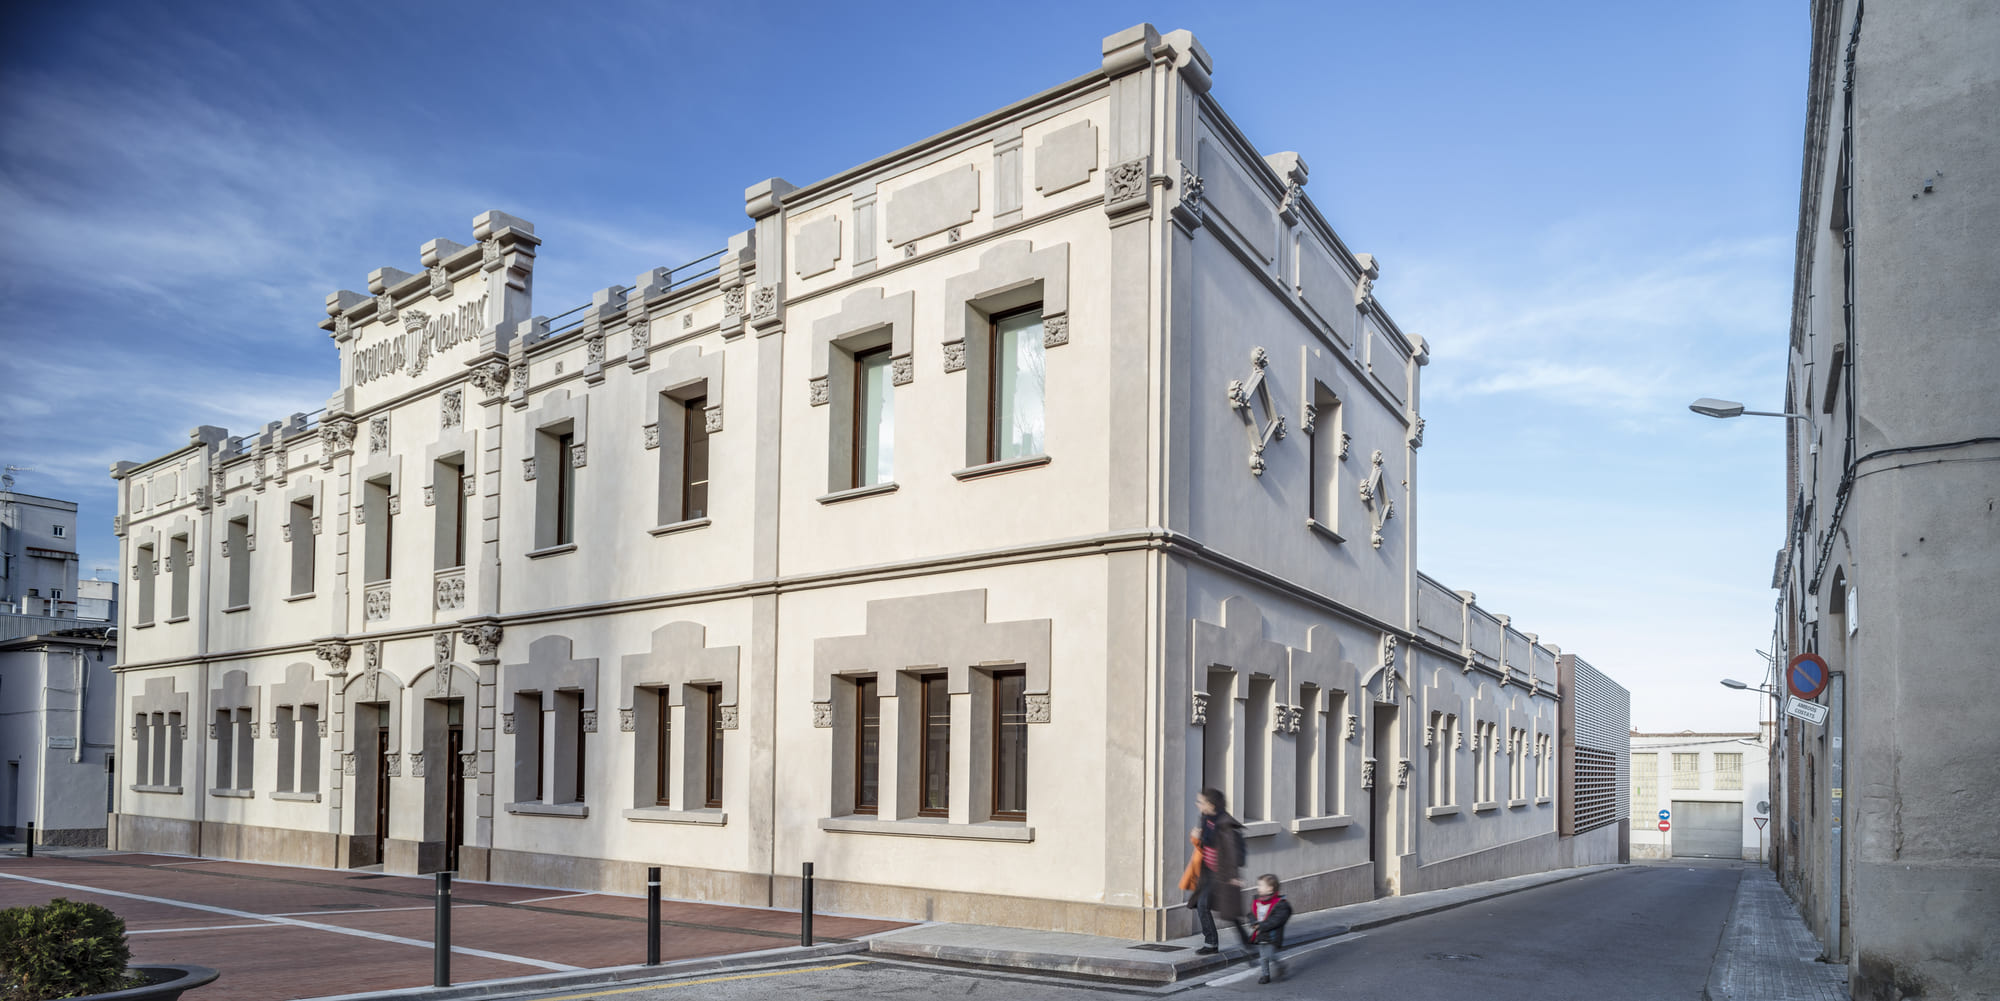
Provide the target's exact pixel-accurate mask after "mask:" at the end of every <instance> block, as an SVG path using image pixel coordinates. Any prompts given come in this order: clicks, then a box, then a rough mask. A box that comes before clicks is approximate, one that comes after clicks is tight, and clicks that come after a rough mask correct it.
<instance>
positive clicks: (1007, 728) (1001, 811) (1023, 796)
mask: <svg viewBox="0 0 2000 1001" xmlns="http://www.w3.org/2000/svg"><path fill="white" fill-rule="evenodd" d="M993 819H995V820H1026V819H1028V672H1026V671H995V672H993Z"/></svg>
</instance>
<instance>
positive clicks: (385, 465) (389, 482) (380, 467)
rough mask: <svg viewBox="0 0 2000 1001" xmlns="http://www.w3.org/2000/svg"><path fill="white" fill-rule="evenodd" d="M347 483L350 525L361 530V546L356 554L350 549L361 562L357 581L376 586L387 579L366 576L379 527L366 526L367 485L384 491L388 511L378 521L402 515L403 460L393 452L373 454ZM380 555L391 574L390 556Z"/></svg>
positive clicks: (387, 576) (393, 565)
mask: <svg viewBox="0 0 2000 1001" xmlns="http://www.w3.org/2000/svg"><path fill="white" fill-rule="evenodd" d="M350 482H351V483H352V484H353V487H352V488H351V489H352V490H353V494H352V499H353V502H354V523H355V524H356V525H359V526H361V531H362V539H361V545H360V547H359V549H358V552H356V551H355V550H353V549H350V552H353V553H355V555H358V556H360V558H361V568H362V573H361V578H362V581H363V583H365V584H380V583H382V582H383V581H386V580H389V579H390V576H389V575H384V576H382V577H380V578H374V577H372V576H371V575H370V574H369V573H368V572H367V571H368V570H369V569H371V568H370V567H369V566H368V564H369V562H370V560H369V557H370V556H371V555H372V554H371V552H370V550H372V549H373V548H374V545H373V542H374V539H375V538H376V533H377V532H378V531H381V530H382V527H383V526H380V525H370V524H368V517H369V515H368V486H369V484H373V483H380V484H382V485H383V487H384V495H383V504H384V506H385V507H387V509H388V510H387V513H386V515H379V516H378V517H389V518H394V517H396V516H398V515H400V514H402V511H403V456H402V455H401V453H395V452H391V453H389V454H386V455H385V454H380V453H376V454H375V456H374V457H373V458H370V459H369V460H368V461H367V462H365V463H361V464H360V465H359V466H358V468H356V469H355V470H354V472H353V477H352V479H351V480H350ZM389 534H390V542H391V544H393V543H394V538H393V536H394V532H393V530H392V531H391V532H390V533H389ZM349 545H350V546H352V545H353V544H352V543H350V544H349ZM382 555H383V558H384V560H385V561H386V562H387V563H388V565H389V567H390V569H391V570H393V569H394V568H395V561H394V556H393V554H390V553H388V552H387V551H386V550H385V551H384V552H383V554H382ZM349 558H350V559H352V558H353V557H352V556H350V557H349Z"/></svg>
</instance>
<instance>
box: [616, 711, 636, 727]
mask: <svg viewBox="0 0 2000 1001" xmlns="http://www.w3.org/2000/svg"><path fill="white" fill-rule="evenodd" d="M634 729H636V724H634V723H633V721H632V710H630V709H620V710H618V732H619V733H631V732H632V731H633V730H634Z"/></svg>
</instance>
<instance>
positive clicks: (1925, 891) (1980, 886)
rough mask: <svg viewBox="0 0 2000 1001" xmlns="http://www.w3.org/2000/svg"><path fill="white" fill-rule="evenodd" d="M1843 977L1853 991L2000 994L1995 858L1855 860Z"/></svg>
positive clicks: (1999, 883)
mask: <svg viewBox="0 0 2000 1001" xmlns="http://www.w3.org/2000/svg"><path fill="white" fill-rule="evenodd" d="M1849 878H1850V879H1851V880H1852V882H1851V883H1849V884H1848V891H1847V899H1848V902H1849V906H1850V907H1851V908H1852V912H1851V915H1850V917H1849V924H1848V934H1849V942H1850V952H1851V955H1850V956H1849V957H1848V966H1847V974H1848V983H1849V984H1850V985H1851V989H1852V991H1853V993H1854V996H1855V997H1857V998H1898V997H1912V998H1913V997H1926V998H1932V997H1936V998H1986V997H2000V990H1996V986H1995V985H2000V953H1996V952H1995V950H1994V949H1993V941H1992V934H1993V929H1994V928H1996V927H2000V866H1995V864H1994V863H1993V862H1990V861H1986V860H1980V859H1966V860H1964V861H1954V862H1913V861H1905V860H1898V861H1896V862H1894V863H1889V864H1882V863H1870V862H1857V863H1855V865H1854V867H1853V870H1852V873H1851V875H1850V877H1849Z"/></svg>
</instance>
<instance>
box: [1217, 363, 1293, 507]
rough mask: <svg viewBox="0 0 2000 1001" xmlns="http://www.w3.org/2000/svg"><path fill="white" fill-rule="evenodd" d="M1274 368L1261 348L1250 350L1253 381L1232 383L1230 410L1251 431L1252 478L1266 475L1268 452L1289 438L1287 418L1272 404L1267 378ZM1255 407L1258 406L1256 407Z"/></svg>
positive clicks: (1230, 384)
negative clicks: (1265, 462) (1266, 374)
mask: <svg viewBox="0 0 2000 1001" xmlns="http://www.w3.org/2000/svg"><path fill="white" fill-rule="evenodd" d="M1270 364H1271V359H1270V355H1269V354H1268V353H1267V352H1265V350H1264V349H1263V348H1261V347H1256V348H1251V349H1250V378H1248V379H1231V380H1229V389H1228V393H1229V406H1230V408H1231V409H1233V410H1236V411H1237V412H1238V413H1239V414H1240V415H1241V416H1242V418H1243V420H1244V422H1245V423H1246V425H1247V426H1248V428H1249V431H1250V475H1252V476H1262V475H1264V448H1265V446H1267V445H1269V444H1270V443H1271V442H1272V441H1274V440H1282V439H1283V438H1284V437H1285V418H1284V415H1282V414H1280V413H1278V409H1277V406H1276V405H1275V404H1274V403H1273V402H1272V401H1271V386H1270V383H1269V382H1268V381H1267V380H1266V379H1265V378H1264V375H1265V372H1266V369H1267V368H1268V367H1269V365H1270ZM1253 403H1254V406H1253Z"/></svg>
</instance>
